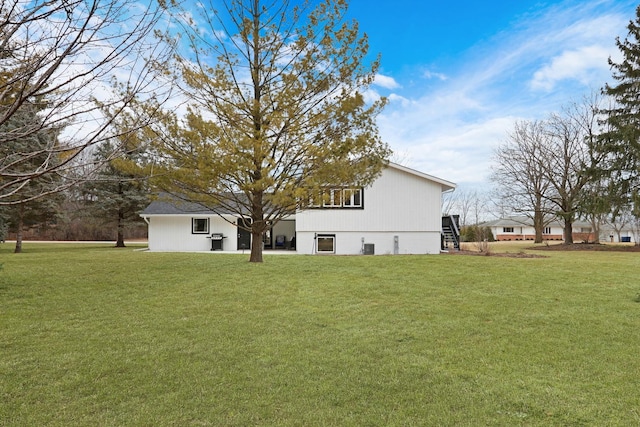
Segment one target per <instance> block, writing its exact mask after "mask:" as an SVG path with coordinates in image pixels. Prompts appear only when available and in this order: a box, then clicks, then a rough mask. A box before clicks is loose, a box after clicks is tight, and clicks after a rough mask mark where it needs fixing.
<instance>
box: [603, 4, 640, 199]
mask: <svg viewBox="0 0 640 427" xmlns="http://www.w3.org/2000/svg"><path fill="white" fill-rule="evenodd" d="M627 29H628V34H627V37H625V38H624V39H620V38H617V39H616V45H617V47H618V49H619V50H620V52H621V53H622V60H621V61H620V62H619V63H617V62H615V61H613V60H612V59H611V58H609V65H610V66H611V68H612V70H613V75H612V76H613V79H614V81H615V83H613V84H607V85H605V87H604V89H603V93H604V94H606V95H608V96H609V97H610V98H611V100H612V105H611V106H609V107H608V108H605V109H603V110H602V112H603V113H604V114H605V116H606V124H607V129H606V131H604V132H602V134H601V135H600V138H599V139H598V144H597V146H596V150H597V151H598V153H600V154H601V155H603V156H604V158H603V161H602V162H601V164H600V165H599V167H598V168H595V169H594V171H592V172H593V173H594V175H595V176H597V177H600V178H602V179H606V180H607V181H608V182H610V183H611V184H610V185H611V186H612V191H613V192H614V193H615V194H616V195H617V197H618V198H626V201H624V200H623V201H621V203H618V205H622V206H624V205H628V204H631V203H632V199H633V198H635V197H636V195H638V193H640V90H639V87H640V6H638V8H637V9H636V18H635V19H634V20H631V21H629V24H628V26H627Z"/></svg>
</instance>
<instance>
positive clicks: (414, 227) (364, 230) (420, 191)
mask: <svg viewBox="0 0 640 427" xmlns="http://www.w3.org/2000/svg"><path fill="white" fill-rule="evenodd" d="M441 198H442V186H441V185H440V184H438V183H436V182H433V181H429V180H427V179H424V178H421V177H418V176H415V175H413V174H410V173H407V172H404V171H401V170H397V169H394V168H387V169H385V170H384V171H383V172H382V175H381V176H380V177H379V178H378V179H377V180H376V181H375V182H374V183H373V184H372V185H371V186H370V187H367V188H365V189H364V192H363V206H364V208H362V209H350V208H347V209H309V210H306V211H303V212H299V213H298V214H297V215H296V231H297V233H296V239H297V244H296V247H297V250H298V252H300V253H313V248H314V236H315V234H316V233H318V234H336V253H339V254H358V253H361V250H362V239H363V238H364V239H365V242H364V243H373V244H374V245H375V253H376V254H386V253H391V254H393V253H394V242H393V236H399V238H400V242H399V243H400V249H399V252H398V253H416V254H425V253H439V252H440V233H441V228H442V216H441Z"/></svg>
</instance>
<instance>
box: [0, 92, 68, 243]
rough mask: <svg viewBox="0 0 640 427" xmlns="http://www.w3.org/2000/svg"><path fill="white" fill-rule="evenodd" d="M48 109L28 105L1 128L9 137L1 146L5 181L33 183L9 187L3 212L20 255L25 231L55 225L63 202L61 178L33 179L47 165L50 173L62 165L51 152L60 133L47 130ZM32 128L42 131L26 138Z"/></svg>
mask: <svg viewBox="0 0 640 427" xmlns="http://www.w3.org/2000/svg"><path fill="white" fill-rule="evenodd" d="M45 106H46V105H45V103H43V102H25V103H23V104H22V106H21V107H20V109H19V110H18V111H16V112H15V113H14V114H13V115H12V116H11V118H10V119H9V120H7V121H6V122H5V123H3V124H2V125H0V133H2V134H3V135H5V138H4V140H3V141H2V144H0V167H1V168H2V169H3V171H4V174H5V179H9V180H11V179H12V178H14V177H21V176H23V175H26V174H29V175H30V178H29V179H24V180H20V182H19V183H18V184H15V185H13V186H8V187H6V189H8V190H9V192H8V193H7V194H6V195H5V198H4V200H5V202H7V203H8V204H7V205H6V206H5V207H4V209H3V211H4V215H5V216H6V218H7V221H6V222H7V225H8V227H9V229H10V230H13V231H15V233H16V247H15V252H16V253H20V252H22V233H23V230H24V228H25V227H26V226H31V225H36V224H47V223H51V222H54V221H55V218H56V212H57V206H58V203H59V202H60V200H61V196H60V195H57V194H55V193H57V191H56V190H57V189H58V188H59V187H60V186H61V184H60V181H61V178H60V177H59V176H57V175H55V174H52V173H47V174H43V175H40V176H38V175H35V176H34V175H31V174H32V171H33V170H37V168H38V165H42V164H46V165H47V168H48V169H50V170H55V166H56V164H60V158H59V157H58V156H55V155H53V153H55V151H53V153H52V151H51V150H50V149H49V147H53V146H55V145H56V140H57V137H58V133H59V130H58V129H55V128H47V127H44V126H43V124H42V121H43V119H42V117H41V115H40V114H39V113H40V112H41V111H42V110H43V109H44V108H45ZM29 126H34V127H36V128H37V129H38V131H36V132H28V133H26V134H24V133H23V132H22V131H23V130H24V129H25V128H26V127H29ZM8 135H12V137H11V138H9V137H8Z"/></svg>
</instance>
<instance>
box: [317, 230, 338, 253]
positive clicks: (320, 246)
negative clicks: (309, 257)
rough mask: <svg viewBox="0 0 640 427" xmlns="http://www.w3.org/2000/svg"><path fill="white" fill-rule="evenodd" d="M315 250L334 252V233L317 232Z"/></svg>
mask: <svg viewBox="0 0 640 427" xmlns="http://www.w3.org/2000/svg"><path fill="white" fill-rule="evenodd" d="M316 243H317V251H318V253H319V254H334V253H336V235H335V234H318V237H317V242H316Z"/></svg>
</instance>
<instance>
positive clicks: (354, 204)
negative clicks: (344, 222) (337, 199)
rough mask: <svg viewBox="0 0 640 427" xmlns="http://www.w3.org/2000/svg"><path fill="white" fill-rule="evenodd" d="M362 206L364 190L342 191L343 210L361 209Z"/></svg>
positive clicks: (346, 189)
mask: <svg viewBox="0 0 640 427" xmlns="http://www.w3.org/2000/svg"><path fill="white" fill-rule="evenodd" d="M347 202H348V203H347ZM362 205H363V203H362V188H345V189H343V190H342V207H343V208H347V209H356V208H361V207H362Z"/></svg>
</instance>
